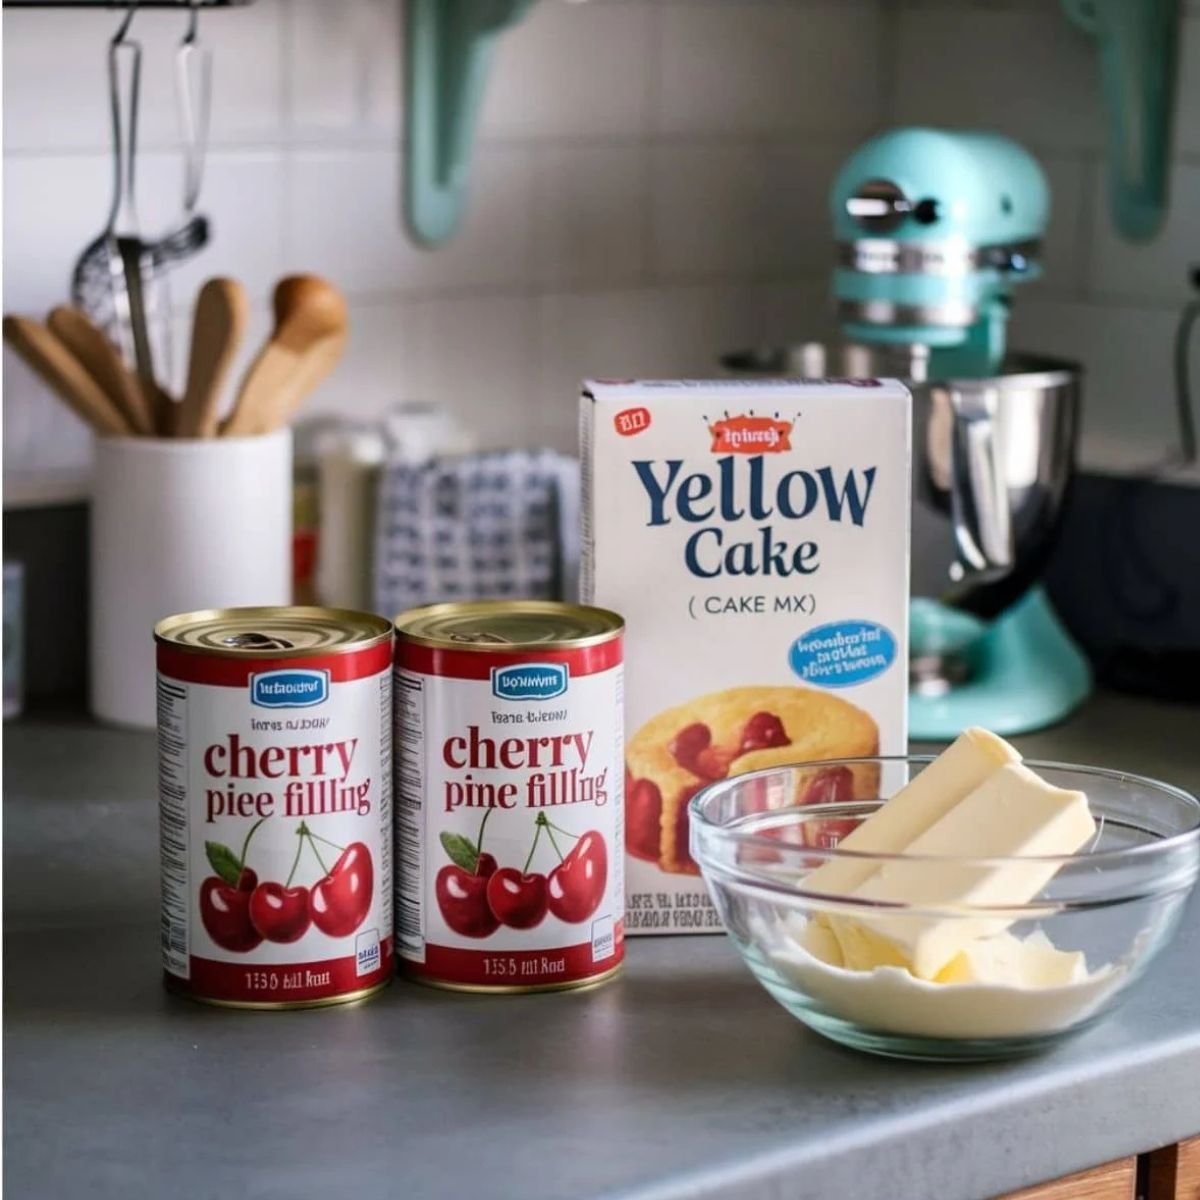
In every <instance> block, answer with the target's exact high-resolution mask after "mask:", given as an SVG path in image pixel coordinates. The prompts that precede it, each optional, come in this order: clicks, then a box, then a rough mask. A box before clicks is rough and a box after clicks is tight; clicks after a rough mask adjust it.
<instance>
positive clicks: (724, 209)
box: [650, 143, 764, 280]
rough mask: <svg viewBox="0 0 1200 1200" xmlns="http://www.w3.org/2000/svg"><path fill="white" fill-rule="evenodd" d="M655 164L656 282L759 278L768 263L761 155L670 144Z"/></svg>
mask: <svg viewBox="0 0 1200 1200" xmlns="http://www.w3.org/2000/svg"><path fill="white" fill-rule="evenodd" d="M651 164H652V166H651V189H650V190H651V197H652V199H651V205H652V220H653V229H652V237H651V245H652V247H653V263H654V273H655V276H656V278H659V279H664V280H672V279H683V280H686V279H702V278H706V277H711V276H727V277H731V278H753V276H754V275H755V273H756V271H757V269H758V267H759V262H760V258H761V255H760V252H759V246H760V244H761V238H760V221H759V217H760V215H761V212H762V195H763V183H764V181H763V171H764V155H763V152H762V150H761V148H759V147H757V146H754V145H746V146H739V145H722V144H721V143H710V144H701V145H687V144H677V143H662V144H658V145H655V146H654V147H653V148H652V150H651Z"/></svg>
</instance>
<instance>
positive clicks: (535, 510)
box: [375, 450, 579, 613]
mask: <svg viewBox="0 0 1200 1200" xmlns="http://www.w3.org/2000/svg"><path fill="white" fill-rule="evenodd" d="M375 529H376V534H375V538H376V544H375V608H376V611H378V612H383V613H398V612H402V611H403V610H404V609H406V608H411V607H413V606H414V605H417V604H432V603H435V602H437V601H441V600H479V599H503V598H505V597H512V598H514V599H517V598H520V599H545V600H556V599H569V600H575V599H577V598H578V592H579V463H578V462H577V461H576V460H575V459H573V458H568V457H566V456H565V455H562V454H556V453H555V452H554V451H552V450H532V451H526V450H506V451H499V452H497V453H493V454H472V455H466V456H463V457H454V458H442V459H437V458H435V459H432V460H430V461H428V462H423V463H416V464H414V463H411V462H400V461H393V462H389V463H387V464H386V465H385V467H384V469H383V475H382V478H381V480H380V486H379V508H378V513H377V520H376V524H375Z"/></svg>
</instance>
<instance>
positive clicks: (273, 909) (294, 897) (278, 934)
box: [245, 821, 312, 943]
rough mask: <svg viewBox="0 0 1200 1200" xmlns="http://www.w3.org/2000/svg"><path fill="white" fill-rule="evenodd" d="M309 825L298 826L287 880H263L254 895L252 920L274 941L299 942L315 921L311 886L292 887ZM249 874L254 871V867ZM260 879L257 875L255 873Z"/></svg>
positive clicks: (251, 911)
mask: <svg viewBox="0 0 1200 1200" xmlns="http://www.w3.org/2000/svg"><path fill="white" fill-rule="evenodd" d="M307 834H308V827H307V826H306V825H305V824H304V822H303V821H301V822H300V828H299V829H297V830H296V857H295V858H294V859H292V869H291V871H290V872H289V873H288V877H287V882H286V883H274V882H269V883H260V884H258V886H257V887H255V888H254V889H253V894H252V895H251V897H250V921H251V923H252V924H253V925H254V928H255V929H257V930H258V932H259V933H261V934H262V936H263V937H265V938H266V939H267V940H268V941H270V942H283V943H287V942H296V941H299V940H300V939H301V938H302V937H303V936H304V935H305V934H306V933H307V932H308V927H309V926H310V925H311V924H312V914H311V913H310V912H309V905H308V888H306V887H292V879H293V878H294V876H295V874H296V868H297V867H298V866H299V865H300V854H301V852H302V851H303V850H304V839H305V837H306V836H307ZM245 874H248V875H253V874H254V872H253V871H247V872H245ZM255 878H256V880H257V876H256V877H255Z"/></svg>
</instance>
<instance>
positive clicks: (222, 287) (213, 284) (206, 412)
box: [175, 279, 250, 438]
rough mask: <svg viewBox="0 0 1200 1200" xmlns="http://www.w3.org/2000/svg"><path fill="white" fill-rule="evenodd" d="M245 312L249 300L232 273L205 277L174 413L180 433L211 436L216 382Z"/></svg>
mask: <svg viewBox="0 0 1200 1200" xmlns="http://www.w3.org/2000/svg"><path fill="white" fill-rule="evenodd" d="M249 318H250V301H249V300H248V299H247V298H246V291H245V289H244V288H243V287H242V285H241V284H240V283H238V281H237V280H236V279H210V280H209V281H208V282H207V283H206V284H205V285H204V286H203V287H202V288H201V289H200V294H199V295H198V296H197V297H196V311H195V312H194V313H193V315H192V348H191V357H190V359H189V360H188V378H187V388H186V390H185V391H184V393H183V403H182V404H180V406H179V412H178V413H177V414H176V424H175V432H176V434H178V435H179V436H180V437H200V438H206V437H215V436H216V434H217V409H218V407H219V405H220V402H221V386H222V384H223V383H224V382H225V377H226V375H227V374H228V373H229V368H230V366H231V365H232V364H233V356H234V355H235V354H236V353H237V350H238V347H239V346H240V345H241V342H242V337H243V335H244V334H245V332H246V323H247V321H248V320H249Z"/></svg>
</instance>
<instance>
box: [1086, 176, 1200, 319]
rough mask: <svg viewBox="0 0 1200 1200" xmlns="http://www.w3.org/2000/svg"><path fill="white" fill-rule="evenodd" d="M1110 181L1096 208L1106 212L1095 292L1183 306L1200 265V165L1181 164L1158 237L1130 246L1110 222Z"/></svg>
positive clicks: (1094, 261) (1094, 254)
mask: <svg viewBox="0 0 1200 1200" xmlns="http://www.w3.org/2000/svg"><path fill="white" fill-rule="evenodd" d="M1106 188H1107V178H1106V177H1100V178H1099V181H1098V193H1099V194H1097V196H1096V201H1095V202H1096V204H1097V206H1098V207H1100V208H1102V209H1103V219H1101V220H1099V221H1097V225H1096V231H1095V237H1094V239H1093V242H1092V246H1091V255H1090V259H1091V290H1092V292H1093V293H1095V294H1097V295H1103V296H1111V297H1117V298H1121V299H1124V300H1127V301H1133V302H1137V301H1147V302H1150V303H1164V302H1165V303H1172V302H1178V303H1182V302H1183V300H1184V299H1185V298H1186V297H1187V296H1188V295H1190V294H1192V293H1191V288H1190V286H1189V275H1190V272H1191V270H1193V269H1195V268H1196V267H1197V266H1200V164H1198V165H1192V164H1184V163H1178V164H1176V166H1175V169H1174V172H1173V177H1172V180H1171V203H1170V208H1169V209H1168V211H1167V218H1166V221H1165V222H1164V224H1163V227H1162V229H1161V230H1160V231H1159V233H1158V235H1157V236H1156V237H1154V238H1153V239H1152V240H1151V241H1149V242H1129V241H1126V240H1125V239H1124V238H1121V237H1119V236H1118V235H1117V233H1116V231H1115V230H1114V228H1113V225H1112V222H1111V221H1110V220H1109V219H1108V214H1107V203H1108V198H1107V195H1106V194H1103V193H1104V189H1106Z"/></svg>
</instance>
